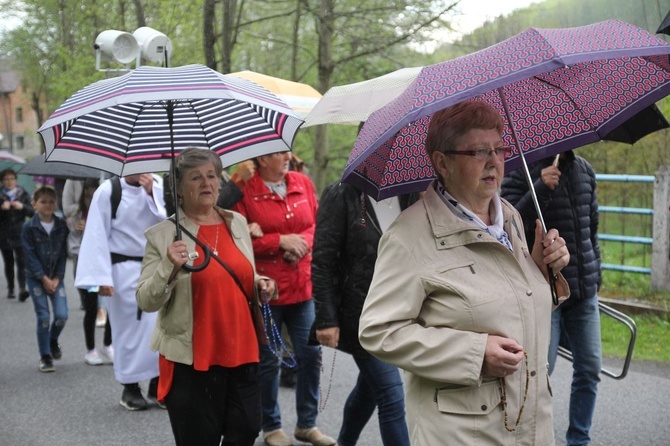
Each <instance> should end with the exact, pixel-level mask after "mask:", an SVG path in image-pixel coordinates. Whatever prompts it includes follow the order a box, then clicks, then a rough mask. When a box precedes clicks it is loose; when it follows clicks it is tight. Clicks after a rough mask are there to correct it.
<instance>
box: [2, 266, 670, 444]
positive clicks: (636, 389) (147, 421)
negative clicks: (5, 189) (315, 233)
mask: <svg viewBox="0 0 670 446" xmlns="http://www.w3.org/2000/svg"><path fill="white" fill-rule="evenodd" d="M0 264H1V261H0ZM0 275H2V277H0V446H14V445H21V446H23V445H27V446H41V445H44V446H47V445H48V446H61V445H62V446H76V445H86V446H88V445H110V446H111V445H124V446H129V445H143V446H152V445H161V446H164V445H170V444H174V440H173V437H172V431H171V429H170V423H169V420H168V416H167V412H166V411H164V410H161V409H159V408H157V407H156V406H150V408H149V410H146V411H143V412H128V411H127V410H125V409H123V408H122V407H121V406H120V405H119V399H120V396H121V390H122V388H121V386H120V385H119V384H118V383H117V382H116V380H115V379H114V372H113V369H112V366H110V365H103V366H96V367H93V366H89V365H86V364H85V363H84V361H83V358H84V353H85V344H84V334H83V328H82V320H83V315H84V312H83V311H81V310H80V309H79V296H78V294H77V293H76V290H75V289H74V288H73V287H72V272H71V265H68V272H67V280H66V286H67V291H68V301H69V320H68V322H67V325H66V327H65V329H64V331H63V334H62V336H61V339H60V344H61V347H62V350H63V359H61V360H60V361H56V362H55V365H56V368H57V370H56V372H55V373H40V372H39V370H38V368H37V363H38V359H39V355H38V351H37V340H36V336H35V315H34V312H33V308H32V303H31V301H30V300H28V301H26V302H23V303H20V302H18V301H17V300H16V299H14V300H8V299H7V298H6V293H5V290H6V285H5V280H4V274H0ZM643 336H644V333H638V338H639V337H643ZM96 344H97V345H98V347H100V346H101V345H102V329H96ZM662 348H668V347H667V345H665V346H662ZM607 366H608V369H609V370H612V371H616V370H618V369H617V366H618V364H616V363H608V364H607ZM570 371H571V363H569V362H568V361H567V360H564V359H559V362H558V364H557V367H556V371H555V372H554V376H553V377H552V385H553V390H554V412H555V419H556V420H555V430H556V439H557V445H565V441H564V432H565V429H566V427H567V411H568V398H569V388H570V384H569V382H570ZM331 376H332V379H331ZM356 376H357V369H356V366H355V364H354V363H353V361H352V360H351V358H350V357H349V356H348V355H346V354H343V353H337V354H336V355H335V356H333V350H331V349H328V348H325V349H324V359H323V372H322V383H321V387H322V395H323V398H322V399H323V400H324V401H322V404H321V405H322V406H324V407H322V409H323V410H322V412H321V413H320V415H319V420H318V424H319V426H320V428H321V429H322V430H323V431H324V432H325V433H327V434H329V435H331V436H332V437H337V433H338V431H339V426H340V420H341V411H342V407H343V405H344V401H345V400H346V397H347V395H348V392H349V390H350V389H351V387H352V386H353V384H354V382H355V380H356ZM146 385H147V383H142V386H143V388H144V389H146ZM280 399H281V407H282V414H283V417H284V428H285V431H286V432H287V433H289V434H290V433H291V432H292V431H293V428H294V426H295V405H294V401H295V399H294V393H293V391H292V390H290V389H284V388H281V389H280ZM668 401H670V366H667V365H660V364H655V363H647V362H635V361H634V362H633V364H632V365H631V370H630V371H629V373H628V376H627V377H626V378H624V379H623V380H619V381H618V380H613V379H611V378H609V377H606V376H603V378H602V382H601V385H600V387H599V397H598V403H597V407H596V416H595V420H594V425H593V429H592V442H591V445H592V446H595V445H599V446H618V445H621V446H624V445H625V446H629V445H658V446H667V445H670V422H669V419H670V417H669V415H670V410H669V409H668ZM295 444H302V443H298V442H296V443H295ZM256 445H257V446H260V445H263V442H262V440H261V438H260V437H259V440H258V441H257V442H256ZM359 445H361V446H377V445H381V441H380V439H379V428H378V425H377V417H376V415H374V416H373V418H372V420H370V422H369V423H368V425H367V426H366V429H365V430H364V432H363V434H362V436H361V439H360V441H359ZM450 446H451V445H450Z"/></svg>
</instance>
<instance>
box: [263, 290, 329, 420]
mask: <svg viewBox="0 0 670 446" xmlns="http://www.w3.org/2000/svg"><path fill="white" fill-rule="evenodd" d="M271 309H272V319H273V320H274V322H275V324H276V325H277V330H281V326H282V324H285V325H286V329H287V330H288V334H289V336H290V337H291V342H292V343H293V351H294V354H295V357H296V360H297V362H298V365H297V366H296V367H297V372H296V386H295V406H296V411H297V415H298V417H297V418H298V421H297V427H299V428H310V427H314V426H316V417H317V414H318V404H319V379H320V376H319V374H320V373H321V347H319V346H310V345H307V340H308V337H309V330H310V329H311V328H312V323H313V322H314V315H315V313H314V300H312V299H310V300H308V301H306V302H301V303H298V304H292V305H272V306H271ZM279 355H280V356H281V353H279ZM279 364H280V360H279V359H278V358H277V356H276V355H275V354H274V353H272V351H271V350H270V348H268V346H267V345H261V406H262V409H263V422H262V429H263V432H269V431H272V430H275V429H279V428H281V412H280V410H279V402H278V400H277V393H278V391H279Z"/></svg>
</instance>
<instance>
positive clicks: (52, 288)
mask: <svg viewBox="0 0 670 446" xmlns="http://www.w3.org/2000/svg"><path fill="white" fill-rule="evenodd" d="M32 204H33V207H34V208H35V215H33V216H32V218H31V219H30V220H28V221H27V222H25V223H24V225H23V230H22V231H21V243H22V245H23V250H24V254H25V260H26V283H27V285H28V292H29V293H30V297H31V298H32V300H33V306H34V308H35V315H36V316H37V345H38V347H39V351H40V362H39V370H40V371H41V372H53V371H55V370H56V369H55V367H54V364H53V360H54V359H60V358H61V356H62V352H61V348H60V345H59V344H58V336H60V334H61V331H63V327H64V326H65V322H66V321H67V298H66V296H65V284H64V281H63V279H64V277H65V264H66V262H67V236H68V229H67V225H66V224H65V222H64V221H63V220H61V219H60V218H58V217H56V216H55V215H54V212H55V211H56V191H55V190H54V189H52V188H50V187H47V186H42V187H40V188H38V189H37V190H36V191H35V192H34V194H33V203H32ZM49 299H50V300H51V307H52V309H53V313H54V319H53V322H52V323H51V321H50V319H51V315H50V314H49ZM49 325H51V327H49Z"/></svg>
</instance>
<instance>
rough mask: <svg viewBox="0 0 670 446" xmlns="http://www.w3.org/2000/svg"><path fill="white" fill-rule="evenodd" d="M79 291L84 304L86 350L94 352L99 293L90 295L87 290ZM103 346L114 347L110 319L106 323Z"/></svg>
mask: <svg viewBox="0 0 670 446" xmlns="http://www.w3.org/2000/svg"><path fill="white" fill-rule="evenodd" d="M78 290H79V295H80V296H81V301H82V303H83V304H84V339H85V341H86V348H87V349H88V350H93V349H94V348H95V320H96V319H97V317H98V293H89V292H88V291H86V290H82V289H81V288H79V289H78ZM102 344H103V345H104V346H105V347H109V346H110V345H112V326H111V325H110V324H109V318H107V322H106V323H105V333H104V335H103V339H102Z"/></svg>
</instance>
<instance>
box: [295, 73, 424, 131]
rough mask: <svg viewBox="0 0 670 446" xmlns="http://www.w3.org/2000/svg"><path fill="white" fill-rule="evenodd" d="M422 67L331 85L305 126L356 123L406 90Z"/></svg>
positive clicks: (309, 115) (364, 119)
mask: <svg viewBox="0 0 670 446" xmlns="http://www.w3.org/2000/svg"><path fill="white" fill-rule="evenodd" d="M421 68H423V67H411V68H401V69H399V70H396V71H393V72H391V73H388V74H385V75H383V76H379V77H375V78H373V79H369V80H367V81H363V82H356V83H354V84H347V85H340V86H337V87H332V88H331V89H329V90H328V91H327V92H326V94H324V95H323V97H322V98H321V100H320V101H319V102H318V103H317V104H316V106H315V107H314V109H312V111H311V112H310V113H309V114H308V115H307V117H306V118H305V124H303V127H309V126H311V125H320V124H353V125H358V124H359V123H360V122H363V121H366V120H367V119H368V116H370V114H371V113H372V112H373V111H375V110H377V109H378V108H381V107H382V106H384V105H386V104H388V103H389V102H391V101H392V100H393V99H395V98H396V97H397V96H398V95H400V93H402V92H403V91H405V89H406V88H407V87H408V86H409V84H410V83H411V82H412V81H413V80H414V79H415V78H416V76H417V75H418V74H419V71H421Z"/></svg>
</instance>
